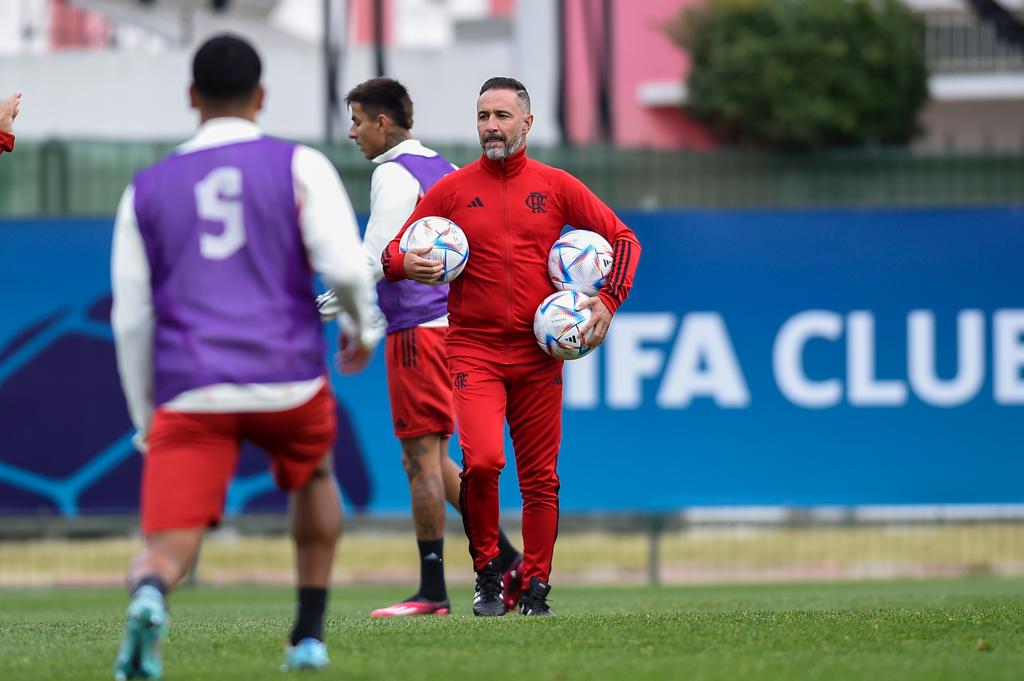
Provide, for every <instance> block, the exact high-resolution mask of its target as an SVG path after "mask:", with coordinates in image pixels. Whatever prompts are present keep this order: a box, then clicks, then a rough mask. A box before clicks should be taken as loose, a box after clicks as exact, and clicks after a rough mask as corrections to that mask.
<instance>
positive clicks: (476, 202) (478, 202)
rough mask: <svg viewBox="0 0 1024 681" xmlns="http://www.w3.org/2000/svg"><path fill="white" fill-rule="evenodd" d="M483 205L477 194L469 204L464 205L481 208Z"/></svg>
mask: <svg viewBox="0 0 1024 681" xmlns="http://www.w3.org/2000/svg"><path fill="white" fill-rule="evenodd" d="M483 207H484V202H483V201H481V200H480V197H479V196H478V197H476V198H475V199H473V200H472V201H470V202H469V205H467V206H466V208H483Z"/></svg>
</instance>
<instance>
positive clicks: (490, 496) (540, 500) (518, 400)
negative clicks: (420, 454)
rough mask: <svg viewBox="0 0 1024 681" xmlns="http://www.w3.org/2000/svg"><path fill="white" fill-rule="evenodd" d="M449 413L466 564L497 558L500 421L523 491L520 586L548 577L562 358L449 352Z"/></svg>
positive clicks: (554, 520) (555, 525)
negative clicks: (522, 359)
mask: <svg viewBox="0 0 1024 681" xmlns="http://www.w3.org/2000/svg"><path fill="white" fill-rule="evenodd" d="M448 366H449V368H450V370H451V374H452V387H453V391H452V393H453V395H454V398H455V419H456V422H457V424H458V430H459V444H460V445H461V447H462V457H463V458H462V489H461V494H460V504H461V506H462V522H463V524H464V526H465V528H466V536H467V537H469V552H470V554H471V555H472V556H473V567H474V568H475V569H476V570H477V571H480V570H482V569H483V568H484V567H485V566H486V565H487V563H489V562H490V561H491V560H493V559H495V558H497V556H498V508H499V502H498V476H499V475H501V469H502V468H504V467H505V453H504V444H505V427H504V425H505V424H504V422H505V421H506V420H508V426H509V433H510V435H511V436H512V446H513V449H514V451H515V462H516V471H517V473H518V474H519V489H520V492H521V494H522V497H523V570H522V575H523V584H524V585H525V586H528V585H529V583H530V578H531V577H539V578H540V579H541V580H543V581H545V582H547V581H548V576H549V575H550V573H551V557H552V554H553V553H554V549H555V537H556V536H557V535H558V473H557V472H556V470H555V469H556V467H557V464H558V447H559V444H560V442H561V439H562V362H560V361H557V360H552V359H550V358H547V357H543V358H538V360H537V361H535V362H529V363H526V364H514V365H502V364H496V363H491V362H485V361H482V360H478V359H474V358H469V357H451V358H449V360H448Z"/></svg>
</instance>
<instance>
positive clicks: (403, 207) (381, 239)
mask: <svg viewBox="0 0 1024 681" xmlns="http://www.w3.org/2000/svg"><path fill="white" fill-rule="evenodd" d="M402 154H413V155H415V156H427V157H432V156H437V152H436V151H434V150H433V149H430V148H428V147H425V146H423V144H421V143H420V141H419V140H415V139H408V140H405V141H403V142H400V143H398V144H396V145H395V146H393V147H391V148H390V149H388V150H387V151H385V152H384V153H383V154H381V155H380V156H377V157H376V158H374V159H373V162H374V163H376V164H377V167H376V168H375V169H374V171H373V176H372V177H371V178H370V220H369V221H368V222H367V223H366V234H365V235H363V248H364V249H365V250H366V260H367V263H368V265H369V267H370V270H371V271H372V272H373V276H374V280H375V281H380V280H381V279H383V278H384V269H383V267H382V266H381V264H380V254H381V252H382V251H383V250H384V248H385V247H386V246H387V245H388V242H389V241H391V240H392V239H393V238H394V237H395V235H396V234H398V231H399V230H400V229H402V227H403V226H404V225H405V221H406V220H408V219H409V216H410V215H412V211H413V210H414V209H415V208H416V204H417V203H418V202H419V199H420V196H421V194H422V188H421V187H420V182H419V180H417V179H416V178H415V177H413V176H412V173H410V172H409V171H408V170H406V169H405V168H403V167H402V166H400V165H399V164H397V163H388V161H392V160H394V159H395V157H396V156H400V155H402ZM420 326H427V327H431V326H448V315H443V316H441V317H438V318H437V319H432V320H431V321H429V322H425V323H423V324H420Z"/></svg>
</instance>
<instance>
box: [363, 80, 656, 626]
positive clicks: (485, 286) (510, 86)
mask: <svg viewBox="0 0 1024 681" xmlns="http://www.w3.org/2000/svg"><path fill="white" fill-rule="evenodd" d="M476 120H477V132H478V133H479V136H480V144H481V147H482V148H483V151H484V155H483V157H482V158H480V159H479V160H477V161H475V162H473V163H471V164H470V165H468V166H466V167H465V168H462V169H460V170H458V171H456V172H454V173H452V174H450V175H448V176H446V177H444V178H442V179H441V180H439V181H438V182H437V184H435V185H434V187H433V188H432V189H431V190H430V192H428V193H427V194H426V196H424V197H423V200H422V201H420V203H419V205H418V206H417V207H416V210H415V211H413V214H412V215H411V216H410V217H409V219H408V220H407V221H406V224H405V226H404V227H403V229H402V232H404V231H405V229H408V227H409V225H410V224H412V223H413V222H415V221H416V220H418V219H420V218H422V217H424V216H427V215H440V216H442V217H446V218H449V219H450V220H452V221H453V222H455V223H456V224H457V225H459V226H460V227H462V229H463V231H465V233H466V237H467V238H468V240H469V243H470V249H471V255H470V258H469V262H468V264H467V265H466V269H465V271H463V273H462V274H461V275H460V276H459V277H458V278H457V279H455V280H454V281H453V282H452V284H451V289H452V295H451V300H450V302H449V306H448V312H449V322H450V325H451V326H450V329H449V332H448V340H447V350H448V363H449V367H450V371H451V381H452V385H453V387H454V401H455V418H456V420H457V421H458V424H459V442H460V444H461V446H462V451H463V470H462V496H461V501H462V504H461V507H462V517H463V523H464V525H465V528H466V535H467V536H468V537H469V545H470V553H471V554H472V556H473V567H474V569H475V570H476V573H477V578H476V593H475V595H474V601H473V613H474V614H476V615H485V616H493V615H503V614H505V608H504V605H503V603H502V595H503V589H502V583H501V571H500V568H499V566H498V562H497V559H498V557H499V553H500V552H499V549H498V476H499V475H500V474H501V469H502V468H503V467H504V465H505V455H504V451H503V447H504V422H505V421H506V420H507V421H508V426H509V432H510V434H511V436H512V444H513V446H514V448H515V458H516V468H517V470H518V473H519V487H520V490H521V491H522V497H523V553H524V560H523V566H522V578H523V585H524V591H523V595H522V598H521V600H520V612H522V613H523V614H524V615H550V614H552V613H551V610H550V608H549V607H548V603H547V595H548V592H549V591H550V588H551V587H550V586H549V585H548V578H549V575H550V572H551V559H552V554H553V552H554V545H555V536H556V535H557V533H558V486H559V483H558V474H557V472H556V464H557V458H558V448H559V444H560V442H561V437H562V362H561V361H560V360H556V359H553V358H551V357H549V356H548V355H546V354H544V352H543V351H542V350H541V349H540V348H539V347H538V346H537V342H536V341H535V340H534V336H533V316H534V312H536V310H537V306H538V305H539V304H540V302H541V300H543V299H544V297H545V296H547V295H549V294H550V293H551V292H552V290H553V287H552V285H551V282H550V281H549V279H548V273H547V255H548V250H549V249H550V248H551V245H552V244H553V243H554V242H555V240H556V239H557V238H558V236H559V234H560V232H561V230H562V228H563V227H564V226H565V225H567V224H568V225H573V226H575V227H578V228H585V229H592V230H594V231H596V232H598V233H600V234H601V235H602V236H604V237H605V238H606V239H607V240H608V241H609V243H611V244H612V246H613V252H614V259H615V261H614V264H613V266H612V271H611V273H610V275H609V276H608V279H607V283H606V284H605V285H604V287H603V288H602V289H601V291H600V293H599V294H598V295H597V296H595V297H593V298H589V299H588V300H587V301H586V302H585V303H584V305H585V306H586V307H589V308H590V310H591V313H592V317H591V319H590V321H589V322H588V323H587V324H586V325H585V327H584V328H583V331H584V333H585V334H587V337H588V339H589V344H590V345H593V346H597V345H600V344H601V343H602V342H603V341H604V338H605V335H606V334H607V332H608V326H609V324H610V323H611V320H612V315H613V314H614V312H615V310H616V309H618V307H619V305H620V304H621V303H622V302H623V301H624V300H625V299H626V295H627V294H628V293H629V289H630V287H631V286H632V283H633V274H634V272H635V271H636V265H637V260H638V259H639V257H640V245H639V243H638V242H637V239H636V236H635V235H634V234H633V232H632V231H631V230H630V229H629V228H628V227H626V226H625V225H624V224H622V222H621V221H620V220H619V219H618V218H617V217H616V216H615V214H614V213H613V212H612V211H611V209H609V208H608V207H607V206H606V205H604V203H602V202H601V201H600V200H599V199H598V198H597V197H596V196H594V195H593V194H592V193H591V192H590V190H589V189H587V188H586V187H585V186H584V185H583V183H581V182H580V181H579V180H577V179H576V178H574V177H572V176H571V175H569V174H568V173H566V172H564V171H562V170H558V169H555V168H552V167H550V166H547V165H544V164H542V163H538V162H537V161H534V160H532V159H530V158H527V156H526V136H527V134H528V133H529V132H530V127H531V126H532V125H533V115H532V114H531V113H530V96H529V95H528V94H527V92H526V88H525V87H523V84H522V83H520V82H519V81H517V80H514V79H511V78H492V79H490V80H488V81H487V82H486V83H484V85H483V87H482V88H481V89H480V97H479V99H478V100H477V112H476ZM400 237H401V233H400V234H399V235H398V236H396V237H395V238H393V239H392V240H391V242H390V243H389V244H388V246H387V249H386V250H385V251H384V252H383V254H382V256H381V262H382V265H383V267H384V273H385V275H386V276H387V277H388V278H389V279H391V280H395V281H397V280H401V279H404V278H409V279H414V280H416V281H430V280H431V279H434V278H436V277H437V276H438V275H439V273H440V269H441V265H440V264H438V263H435V262H433V261H430V260H427V259H425V258H422V257H420V256H419V255H418V254H416V253H414V252H411V251H410V252H409V253H402V252H400V250H399V248H398V243H399V239H400ZM597 446H599V445H597Z"/></svg>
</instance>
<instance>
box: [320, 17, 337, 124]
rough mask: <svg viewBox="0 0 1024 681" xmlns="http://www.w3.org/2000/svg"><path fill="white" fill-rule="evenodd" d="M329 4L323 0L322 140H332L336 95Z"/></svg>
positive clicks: (335, 74)
mask: <svg viewBox="0 0 1024 681" xmlns="http://www.w3.org/2000/svg"><path fill="white" fill-rule="evenodd" d="M331 4H332V0H323V11H324V33H323V58H324V142H325V143H327V144H330V143H331V142H333V141H334V112H335V105H336V101H337V96H338V90H337V73H336V72H335V69H336V63H335V56H336V55H335V53H334V49H333V46H332V44H331V26H332V21H331Z"/></svg>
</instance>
